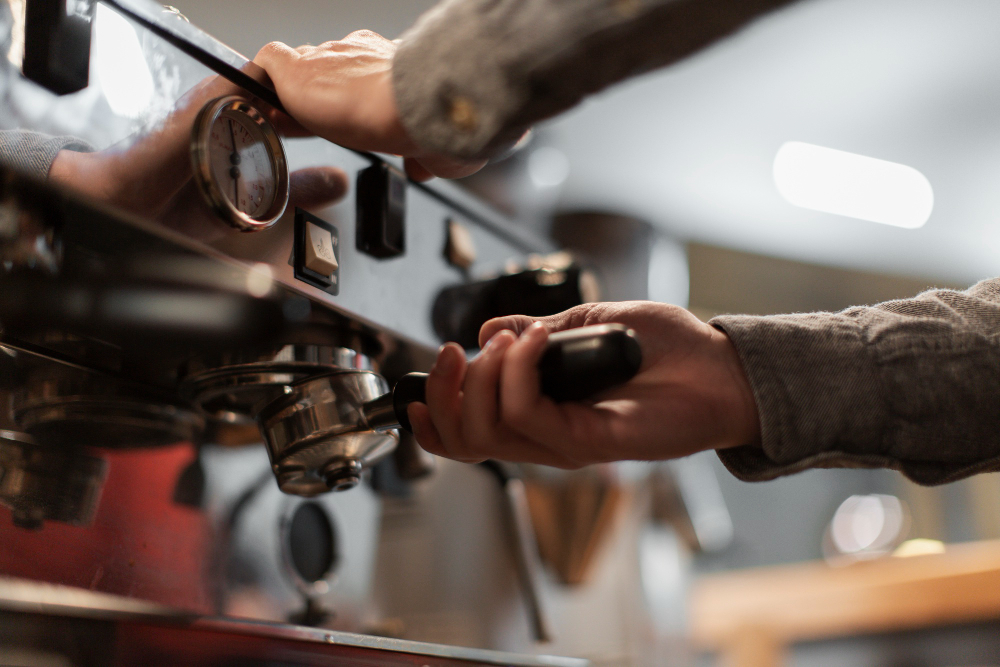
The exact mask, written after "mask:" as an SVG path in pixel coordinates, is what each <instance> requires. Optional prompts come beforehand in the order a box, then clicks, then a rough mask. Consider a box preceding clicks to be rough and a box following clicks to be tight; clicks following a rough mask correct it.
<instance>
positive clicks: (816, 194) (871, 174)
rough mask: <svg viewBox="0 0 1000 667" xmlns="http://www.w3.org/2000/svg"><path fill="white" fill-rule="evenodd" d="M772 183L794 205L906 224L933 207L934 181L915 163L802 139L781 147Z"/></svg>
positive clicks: (920, 222) (919, 223)
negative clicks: (880, 158)
mask: <svg viewBox="0 0 1000 667" xmlns="http://www.w3.org/2000/svg"><path fill="white" fill-rule="evenodd" d="M774 183H775V185H776V186H777V187H778V192H780V193H781V196H782V197H784V198H785V199H786V200H787V201H788V202H789V203H791V204H794V205H795V206H799V207H801V208H806V209H809V210H811V211H821V212H823V213H833V214H835V215H843V216H846V217H848V218H856V219H858V220H867V221H869V222H878V223H882V224H884V225H893V226H896V227H904V228H906V229H917V228H918V227H923V226H924V223H926V222H927V220H928V219H929V218H930V217H931V212H932V211H933V210H934V190H933V188H931V184H930V181H928V180H927V177H926V176H924V175H923V174H921V173H920V172H919V171H917V170H916V169H914V168H913V167H908V166H906V165H903V164H897V163H895V162H886V161H885V160H877V159H875V158H871V157H867V156H864V155H857V154H855V153H846V152H844V151H838V150H834V149H832V148H824V147H822V146H814V145H813V144H806V143H802V142H799V141H790V142H788V143H786V144H785V145H784V146H782V147H781V148H780V149H779V150H778V154H777V155H776V156H775V158H774Z"/></svg>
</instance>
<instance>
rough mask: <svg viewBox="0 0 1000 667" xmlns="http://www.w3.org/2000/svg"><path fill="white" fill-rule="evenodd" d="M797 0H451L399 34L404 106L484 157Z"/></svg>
mask: <svg viewBox="0 0 1000 667" xmlns="http://www.w3.org/2000/svg"><path fill="white" fill-rule="evenodd" d="M792 1H793V0H445V1H444V2H442V3H441V4H439V5H437V6H436V7H434V8H432V9H431V10H430V11H429V12H427V13H426V14H425V15H424V16H422V17H421V18H420V20H419V21H418V22H417V23H416V25H414V26H413V28H411V29H410V30H409V31H408V32H407V33H405V34H404V35H403V36H402V38H401V40H400V41H401V44H400V47H399V50H398V51H397V53H396V56H395V59H394V61H393V85H394V89H395V94H396V102H397V105H398V106H399V111H400V116H401V118H402V121H403V124H404V126H405V127H406V129H407V131H408V132H409V133H410V136H411V137H412V138H413V139H414V141H416V143H417V144H418V145H420V146H421V147H423V148H424V149H427V150H431V151H435V152H440V153H445V154H451V155H456V156H463V157H472V156H485V155H489V154H491V153H492V152H495V151H496V150H498V149H499V148H501V147H504V146H507V145H509V144H510V143H512V142H513V141H515V140H516V139H517V138H518V137H519V136H521V134H522V133H523V132H524V131H525V129H527V128H528V127H529V126H530V125H532V124H533V123H535V122H536V121H539V120H542V119H544V118H547V117H549V116H553V115H555V114H557V113H559V112H561V111H564V110H565V109H568V108H569V107H571V106H573V105H575V104H576V103H577V102H579V101H580V100H581V99H582V98H583V97H584V96H586V95H588V94H590V93H594V92H596V91H598V90H601V89H602V88H605V87H607V86H609V85H611V84H613V83H615V82H617V81H621V80H622V79H625V78H626V77H629V76H632V75H634V74H638V73H641V72H645V71H648V70H650V69H653V68H656V67H660V66H663V65H667V64H669V63H672V62H675V61H677V60H680V59H681V58H683V57H685V56H687V55H689V54H691V53H693V52H695V51H697V50H699V49H701V48H702V47H704V46H706V45H708V44H710V43H711V42H713V41H716V40H718V39H720V38H722V37H724V36H726V35H729V34H731V33H733V32H734V31H736V30H738V29H739V28H740V27H741V26H743V25H745V24H746V23H748V22H749V21H751V20H752V19H754V18H756V17H757V16H759V15H761V14H764V13H765V12H768V11H770V10H772V9H775V8H777V7H781V6H783V5H786V4H789V3H790V2H792Z"/></svg>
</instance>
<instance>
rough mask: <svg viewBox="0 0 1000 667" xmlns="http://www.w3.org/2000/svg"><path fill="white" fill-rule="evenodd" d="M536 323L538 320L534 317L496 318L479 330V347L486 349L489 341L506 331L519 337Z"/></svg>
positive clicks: (513, 316) (512, 316)
mask: <svg viewBox="0 0 1000 667" xmlns="http://www.w3.org/2000/svg"><path fill="white" fill-rule="evenodd" d="M535 322H536V319H535V318H534V317H528V316H527V315H510V316H508V317H495V318H493V319H492V320H489V321H487V322H486V323H485V324H484V325H483V326H482V327H481V328H480V329H479V347H486V343H487V341H489V340H491V339H492V338H493V337H494V336H496V335H497V334H498V333H499V332H501V331H504V330H508V331H513V332H514V333H515V334H516V335H518V336H519V335H521V332H522V331H524V330H525V329H527V328H528V327H530V326H531V325H532V324H534V323H535Z"/></svg>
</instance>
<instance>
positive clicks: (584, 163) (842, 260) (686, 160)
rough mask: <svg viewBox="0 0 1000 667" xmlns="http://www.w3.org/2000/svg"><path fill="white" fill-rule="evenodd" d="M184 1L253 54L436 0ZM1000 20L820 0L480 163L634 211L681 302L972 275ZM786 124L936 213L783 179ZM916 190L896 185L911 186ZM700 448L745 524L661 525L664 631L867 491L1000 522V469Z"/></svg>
mask: <svg viewBox="0 0 1000 667" xmlns="http://www.w3.org/2000/svg"><path fill="white" fill-rule="evenodd" d="M177 4H178V7H179V9H180V10H181V11H182V12H183V13H185V14H186V15H187V16H188V17H189V18H190V19H191V21H192V22H193V23H195V24H196V25H198V26H200V27H201V28H203V29H205V30H207V31H208V32H210V33H212V34H214V35H215V36H216V37H218V38H219V39H221V40H222V41H224V42H226V43H228V44H229V45H231V46H233V47H234V48H236V49H237V50H240V51H241V52H242V53H244V54H245V55H247V56H251V57H252V55H253V54H254V53H255V52H256V50H257V49H258V48H260V47H261V46H262V45H263V44H265V43H266V42H268V41H271V40H281V41H284V42H287V43H289V44H292V45H298V44H305V43H311V44H318V43H321V42H323V41H326V40H329V39H337V38H340V37H342V36H344V35H345V34H347V33H348V32H350V31H353V30H356V29H360V28H369V29H372V30H375V31H377V32H379V33H381V34H383V35H385V36H387V37H390V38H395V37H398V36H400V35H401V34H402V33H403V32H404V31H405V29H406V28H407V27H408V26H410V25H411V24H412V22H413V21H414V20H415V19H416V18H417V17H418V16H419V15H420V14H421V12H423V11H424V10H426V9H427V8H428V7H430V6H431V5H432V4H433V3H432V2H431V0H283V2H280V3H276V2H272V1H271V0H193V1H192V0H177ZM998 24H1000V3H997V2H996V1H995V0H806V1H804V2H801V3H799V4H797V5H794V6H793V7H791V8H790V9H788V10H785V11H781V12H779V13H777V14H775V15H773V16H770V17H768V18H766V19H765V20H762V21H760V22H758V23H757V24H754V25H753V26H752V27H751V28H749V29H748V30H745V31H744V32H742V33H740V34H739V35H737V36H736V37H734V38H732V39H729V40H727V41H725V42H724V43H721V44H718V45H716V46H715V47H714V48H711V49H709V50H707V51H705V52H703V53H701V54H699V55H697V56H695V57H693V58H690V59H689V60H687V61H684V62H682V63H680V64H678V65H676V66H674V67H671V68H669V69H666V70H663V71H659V72H654V73H651V74H648V75H645V76H642V77H640V78H637V79H634V80H632V81H629V82H626V83H624V84H622V85H619V86H616V87H614V88H612V89H610V90H607V91H605V92H603V93H601V94H599V95H597V96H596V97H594V98H592V99H590V100H588V101H587V102H586V103H585V104H583V105H582V106H581V107H580V108H578V109H576V110H574V111H572V112H570V113H568V114H566V115H564V116H562V117H559V118H557V119H555V120H553V121H551V122H548V123H546V124H544V125H542V126H540V127H537V128H535V131H534V133H533V136H531V137H530V140H529V141H528V142H527V143H526V145H525V146H524V147H523V149H522V150H520V151H519V152H517V153H516V154H514V155H513V156H511V157H510V158H508V159H507V160H505V161H503V162H500V163H497V164H494V165H491V166H490V167H488V168H487V169H486V170H484V171H483V172H481V173H480V174H478V175H476V176H475V177H473V178H470V179H467V182H465V183H464V185H466V186H467V187H469V188H471V189H472V190H474V191H475V192H476V193H478V194H480V195H482V196H484V197H486V198H487V199H488V200H490V201H491V202H492V203H493V204H494V205H495V206H497V207H498V208H501V209H503V210H505V211H507V212H510V213H513V214H515V215H516V217H517V218H518V219H519V220H520V221H522V223H523V224H525V225H529V226H532V227H534V228H536V230H538V231H540V232H542V233H554V234H556V235H557V236H558V238H559V240H560V241H561V242H562V243H564V244H566V245H568V246H570V247H573V246H574V239H582V238H584V237H585V236H586V235H585V234H582V233H581V232H580V229H581V228H580V227H579V226H577V225H575V224H574V221H577V222H578V221H580V220H584V221H590V222H594V220H597V223H595V224H600V220H602V219H604V220H605V221H606V222H607V221H611V222H610V223H609V224H610V225H611V226H612V227H614V226H615V225H616V224H618V223H621V221H622V220H627V221H628V223H627V225H631V226H630V227H628V229H629V230H630V231H629V232H628V233H627V234H626V235H627V236H628V237H629V239H630V240H629V241H628V243H632V244H633V245H634V244H639V245H640V246H643V247H645V248H646V251H645V252H639V253H638V254H639V255H640V256H641V260H635V259H634V256H635V255H634V253H633V254H632V255H629V257H631V258H632V259H629V260H628V261H638V263H639V264H642V263H643V262H645V263H646V264H645V265H644V266H639V267H637V268H635V272H636V273H637V274H638V276H639V277H638V279H637V280H632V282H631V283H630V284H629V286H627V289H624V291H623V292H622V294H621V295H615V294H612V295H611V296H612V297H616V296H621V297H622V298H625V297H627V298H651V299H655V300H662V301H667V302H671V303H676V304H679V305H683V306H686V307H689V308H690V309H691V310H692V311H693V312H695V313H696V314H697V315H698V316H699V317H702V318H705V319H707V318H709V317H711V316H713V315H716V314H720V313H754V314H770V313H783V312H802V311H811V310H839V309H841V308H845V307H847V306H851V305H857V304H870V303H876V302H879V301H883V300H888V299H893V298H901V297H907V296H912V295H914V294H916V293H918V292H920V291H922V290H924V289H927V288H929V287H954V288H960V289H964V288H965V287H967V286H969V285H971V284H973V283H974V282H976V281H978V280H980V279H983V278H987V277H991V276H994V275H997V273H998V272H1000V224H998V219H997V218H998V216H1000V187H997V183H998V177H1000V40H997V38H996V26H997V25H998ZM788 142H803V143H805V144H811V145H815V146H821V147H826V148H831V149H835V150H838V151H846V152H848V153H852V154H855V155H858V156H866V157H870V158H876V159H878V160H884V161H888V162H892V163H896V164H898V165H905V166H907V167H909V168H911V170H913V171H911V175H912V174H914V173H916V172H919V173H918V174H916V176H917V177H918V178H917V184H916V186H915V187H916V189H917V190H918V191H920V195H919V196H925V197H926V196H927V195H928V194H929V193H930V192H932V195H931V196H932V203H931V204H929V207H928V208H927V209H926V210H925V211H924V213H923V215H922V216H918V217H922V219H920V220H916V221H915V222H912V224H909V226H910V227H917V225H920V226H919V227H917V228H905V227H900V226H892V225H887V224H878V223H876V222H871V221H869V220H863V219H856V218H852V217H847V216H843V215H837V214H834V213H826V212H819V211H816V210H809V209H807V208H802V207H800V206H795V205H793V204H792V203H790V201H789V198H788V197H787V195H788V193H787V192H785V191H784V190H783V189H781V188H779V187H778V185H777V184H776V181H775V176H776V166H775V160H776V157H777V156H778V153H779V149H781V148H782V146H785V145H786V144H787V143H788ZM921 174H922V176H923V178H924V180H923V181H921V180H920V178H919V176H920V175H921ZM921 188H922V189H921ZM783 195H784V196H783ZM912 196H917V195H908V194H905V193H904V194H902V195H900V197H902V200H901V201H896V202H895V203H894V202H891V201H890V202H883V203H882V205H883V206H884V207H889V208H891V207H893V206H904V207H905V205H906V204H907V203H908V201H906V200H907V198H908V197H911V198H912ZM910 203H912V202H910ZM931 206H932V207H931ZM928 214H929V215H928ZM553 221H555V222H553ZM567 221H569V222H567ZM615 221H618V222H617V223H616V222H615ZM621 224H623V225H624V224H626V223H621ZM627 225H626V226H627ZM618 229H621V227H620V226H619V227H618ZM623 233H624V232H623ZM581 243H583V244H584V245H585V241H581ZM584 250H585V249H584ZM620 261H621V260H620V259H619V262H620ZM619 268H620V267H619ZM647 279H648V281H647V282H646V283H645V284H641V283H642V282H643V280H647ZM643 290H645V292H643ZM701 465H704V466H706V467H708V468H710V469H712V470H713V471H714V473H715V476H716V477H717V478H718V480H719V487H720V488H719V490H720V491H721V496H722V498H723V499H724V504H725V508H727V510H728V513H729V515H730V517H731V531H732V534H731V540H730V539H723V542H724V545H725V546H724V548H720V549H718V550H717V551H716V552H715V553H703V554H701V555H697V556H690V557H685V558H682V559H681V560H678V559H677V557H676V556H670V555H669V554H675V553H676V548H677V540H676V536H672V535H673V533H672V531H671V529H666V528H665V529H662V532H659V533H657V532H656V531H657V530H660V529H649V530H652V531H653V532H652V533H649V534H647V535H646V537H645V538H643V539H644V540H645V542H644V543H643V544H645V545H646V546H645V547H643V548H645V549H647V552H648V553H647V555H650V554H651V556H650V557H649V558H646V560H644V561H643V567H644V568H647V569H648V568H652V570H651V571H650V572H646V570H644V576H646V575H647V574H648V575H649V576H648V577H647V579H649V580H651V581H652V580H655V581H657V582H659V583H657V584H655V585H653V584H650V585H649V586H647V590H646V591H645V593H646V595H647V596H651V598H652V599H651V601H650V603H651V606H652V608H653V609H654V611H656V610H659V611H657V612H656V613H658V614H660V619H661V621H662V627H663V628H667V630H666V631H664V632H665V633H666V635H669V634H670V633H671V632H676V633H681V632H682V629H683V627H684V626H685V623H687V622H688V619H687V617H686V612H685V611H684V609H683V597H678V595H679V593H678V590H679V589H680V588H684V589H685V590H687V589H688V587H690V586H692V585H693V584H692V582H696V581H698V580H699V577H701V576H703V575H705V574H706V573H712V572H718V571H723V570H734V569H742V568H751V567H760V566H772V565H779V564H788V563H794V562H799V561H808V560H815V559H820V558H823V557H824V556H826V557H828V558H829V557H830V556H831V553H834V552H836V551H837V548H836V545H834V546H833V547H832V551H831V547H830V535H829V531H830V530H831V526H832V525H833V524H831V521H833V518H834V515H835V513H836V512H837V510H838V507H841V505H842V503H844V502H845V500H847V499H849V498H851V497H852V496H873V497H877V498H884V497H892V498H894V499H899V501H900V503H901V504H900V506H901V507H903V508H904V509H903V510H902V511H903V513H905V515H906V517H905V518H906V521H905V524H906V525H905V526H902V527H900V528H899V531H898V532H899V533H900V534H899V535H898V539H896V538H893V539H894V544H896V543H898V542H900V541H902V540H904V539H913V538H923V539H927V540H940V541H943V542H949V543H951V542H964V541H970V540H983V539H995V538H998V537H1000V479H998V478H997V476H996V475H984V476H980V477H977V478H975V479H972V480H968V481H965V482H960V483H957V484H952V485H948V486H946V487H941V488H934V489H927V488H919V487H917V486H915V485H913V484H911V483H909V482H907V481H906V480H904V479H903V478H902V477H901V476H900V475H898V474H896V473H893V472H889V471H860V470H855V471H843V470H842V471H812V472H807V473H804V474H799V475H795V476H793V477H790V478H787V479H782V480H778V481H774V482H769V483H763V484H745V483H742V482H739V481H737V480H735V479H734V478H733V477H731V476H730V475H729V474H728V473H727V472H725V470H724V469H723V468H722V467H721V465H720V464H719V463H718V461H717V460H716V459H715V458H714V457H713V456H706V457H704V460H703V462H702V464H701ZM873 494H874V495H873ZM855 505H857V504H855ZM862 505H863V503H862ZM876 509H878V508H877V507H876ZM870 510H871V507H869V511H868V514H865V510H864V509H863V508H862V510H858V509H857V506H855V507H854V512H855V519H857V520H860V521H862V522H863V521H865V520H868V521H869V522H870V521H875V519H872V516H874V515H873V514H872V513H871V511H870ZM846 511H847V514H846V515H844V516H847V519H846V520H850V516H852V515H851V508H850V507H848V508H847V510H846ZM878 512H882V510H878V511H877V512H876V514H878ZM878 516H880V517H882V519H884V518H885V516H887V515H885V513H884V512H883V514H879V515H878ZM858 517H860V519H858ZM842 518H843V517H842ZM876 519H878V517H876ZM882 519H878V520H879V521H881V520H882ZM879 525H882V524H879ZM869 527H870V526H869ZM876 528H878V527H877V526H876ZM887 530H888V529H887ZM875 533H878V530H875ZM873 534H874V533H873ZM824 536H826V537H824ZM824 540H826V544H827V548H826V553H824ZM872 541H873V540H869V545H870V544H871V543H872ZM855 546H856V547H857V545H855ZM862 546H864V545H862ZM841 547H843V545H841ZM844 548H846V549H847V551H850V547H844ZM657 550H659V551H657ZM709 551H710V550H709ZM657 553H659V554H660V556H659V558H661V560H659V561H657V558H658V557H657V556H656V554H657ZM682 561H683V562H682ZM658 568H659V574H657V569H658ZM671 568H674V570H671ZM675 570H676V571H675ZM678 573H680V574H678ZM657 586H659V588H657ZM657 591H658V592H657ZM658 595H659V596H660V597H659V599H657V596H658ZM998 627H1000V626H993V625H987V626H954V627H951V628H946V629H938V630H934V631H933V632H931V631H927V632H919V633H918V632H915V633H909V634H906V635H905V636H899V635H892V636H888V635H886V636H881V635H872V636H868V637H867V638H865V639H844V640H836V641H825V642H805V643H802V644H799V645H797V646H796V648H795V649H794V650H793V652H792V654H791V657H790V658H789V661H790V663H789V664H795V665H816V666H819V665H848V664H851V665H860V664H873V665H874V664H879V665H883V664H884V665H932V664H934V665H938V664H940V665H943V664H1000V663H998V657H997V656H1000V647H998V646H997V644H996V641H995V637H996V629H998ZM666 645H668V646H674V648H675V649H676V650H681V649H679V648H677V645H673V644H670V643H669V641H668V642H667V644H666ZM673 657H674V658H677V654H676V653H675V654H674V655H673ZM692 659H698V658H697V657H696V656H695V657H694V658H692ZM748 664H749V663H748Z"/></svg>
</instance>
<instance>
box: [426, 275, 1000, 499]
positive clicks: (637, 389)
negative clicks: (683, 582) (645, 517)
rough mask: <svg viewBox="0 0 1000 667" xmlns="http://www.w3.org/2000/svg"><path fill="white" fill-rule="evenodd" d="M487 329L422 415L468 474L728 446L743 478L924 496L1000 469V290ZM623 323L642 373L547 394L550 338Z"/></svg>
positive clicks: (629, 307)
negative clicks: (604, 387) (871, 481)
mask: <svg viewBox="0 0 1000 667" xmlns="http://www.w3.org/2000/svg"><path fill="white" fill-rule="evenodd" d="M538 319H539V321H540V322H542V325H534V326H532V325H533V323H534V322H535V321H536V320H535V319H534V318H528V317H513V318H503V319H500V320H493V321H491V322H488V323H487V324H486V325H484V327H483V332H482V338H483V342H486V341H487V340H488V341H489V344H488V345H487V347H486V348H485V349H484V351H483V353H482V354H481V355H480V356H479V357H477V358H476V359H475V360H474V361H473V362H471V363H470V364H466V362H465V358H464V355H463V354H462V353H461V350H459V349H457V348H456V347H454V346H451V345H449V346H446V347H445V348H443V349H442V351H441V352H440V354H439V357H438V361H437V364H436V365H435V367H434V370H433V371H432V372H431V374H430V377H429V378H428V381H427V405H414V406H412V407H411V408H410V419H411V422H412V423H413V426H414V432H415V433H416V434H417V438H418V440H419V441H420V442H421V444H422V445H423V446H424V447H425V448H426V449H428V450H429V451H431V452H432V453H435V454H439V455H442V456H447V457H450V458H456V459H459V460H464V461H475V460H481V459H486V458H496V459H501V460H507V461H525V462H534V463H542V464H547V465H555V466H559V467H566V468H573V467H578V466H581V465H586V464H588V463H596V462H601V461H614V460H633V459H638V460H657V459H669V458H676V457H680V456H685V455H688V454H692V453H694V452H697V451H702V450H707V449H716V450H718V451H719V456H720V458H721V459H722V461H723V463H725V464H726V466H727V467H728V468H729V469H730V471H732V472H733V473H734V474H735V475H736V476H737V477H739V478H741V479H744V480H747V481H760V480H767V479H773V478H775V477H778V476H781V475H786V474H790V473H794V472H798V471H800V470H804V469H806V468H816V467H885V468H893V469H898V470H901V471H902V472H903V473H904V474H905V475H907V476H908V477H910V478H911V479H913V480H914V481H917V482H919V483H924V484H938V483H944V482H948V481H952V480H954V479H958V478H961V477H965V476H968V475H971V474H974V473H976V472H985V471H992V470H997V469H1000V412H998V411H997V410H996V398H997V396H1000V375H998V374H997V372H996V369H997V368H998V367H1000V334H998V333H997V332H998V331H1000V279H993V280H988V281H984V282H981V283H979V284H978V285H976V286H974V287H972V288H970V289H969V290H966V291H964V292H956V291H951V290H934V291H930V292H925V293H923V294H920V295H918V296H917V297H915V298H912V299H904V300H899V301H890V302H886V303H883V304H879V305H876V306H871V307H857V308H849V309H847V310H845V311H842V312H840V313H811V314H799V315H778V316H770V317H753V316H725V317H719V318H716V319H714V320H712V323H711V326H710V325H708V324H703V323H701V322H699V321H698V320H697V319H696V318H694V316H692V315H691V314H690V313H688V312H687V311H685V310H683V309H681V308H677V307H674V306H668V305H664V304H657V303H650V302H626V303H609V304H589V305H585V306H579V307H577V308H574V309H571V310H569V311H566V312H565V313H562V314H560V315H555V316H552V317H547V318H538ZM600 322H621V323H624V324H627V325H628V326H630V327H632V328H633V329H635V330H636V332H637V334H638V336H639V340H640V343H641V344H642V346H643V357H644V365H643V368H642V369H641V370H640V373H639V375H637V376H636V377H635V378H634V379H633V380H632V381H631V382H629V383H627V384H626V385H623V386H621V387H618V388H615V389H612V390H610V391H608V392H606V393H604V394H602V395H601V396H599V397H598V400H597V401H595V402H588V403H564V404H558V405H557V404H555V403H552V402H551V401H549V400H548V399H546V398H545V397H543V396H541V395H540V393H539V391H538V376H537V371H536V370H535V366H534V364H535V363H536V362H537V358H538V355H539V354H540V351H541V350H542V349H543V347H544V343H545V339H546V337H547V331H548V330H560V329H565V328H572V327H577V326H584V325H589V324H596V323H600Z"/></svg>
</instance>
